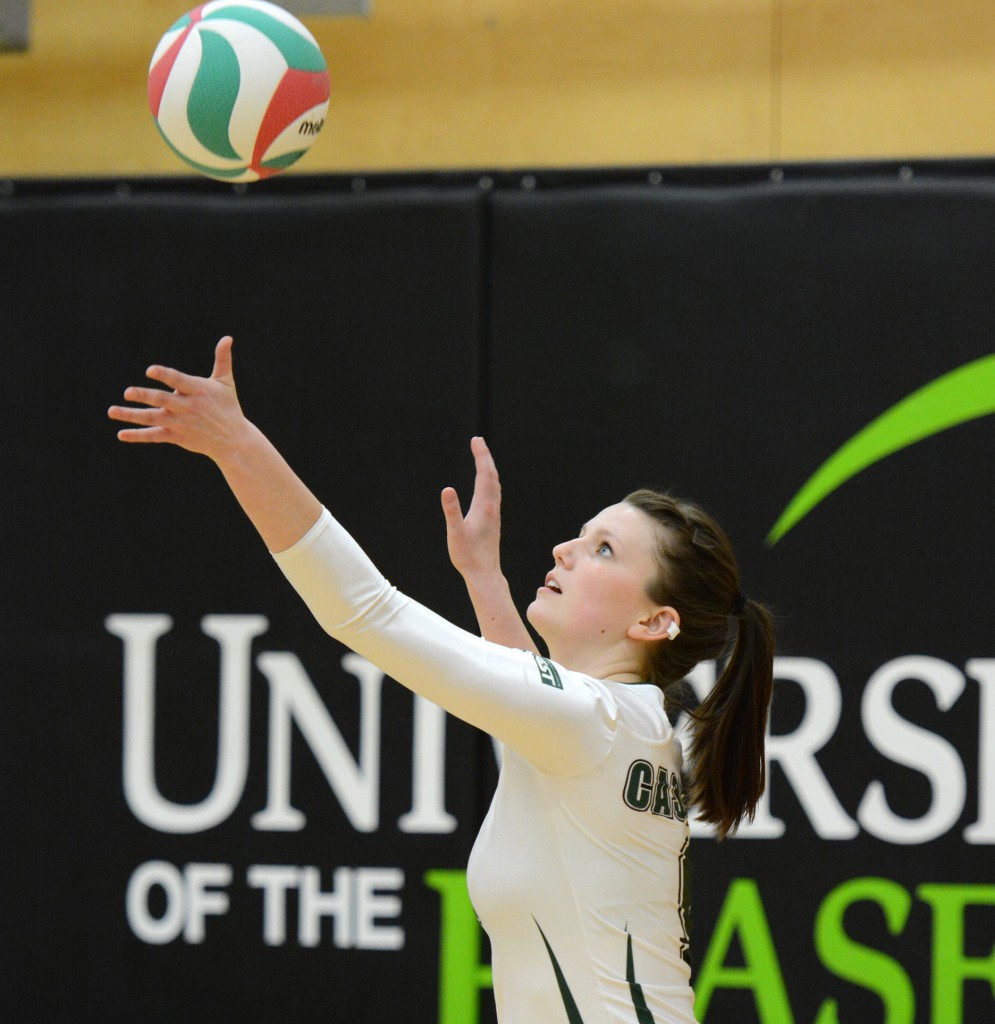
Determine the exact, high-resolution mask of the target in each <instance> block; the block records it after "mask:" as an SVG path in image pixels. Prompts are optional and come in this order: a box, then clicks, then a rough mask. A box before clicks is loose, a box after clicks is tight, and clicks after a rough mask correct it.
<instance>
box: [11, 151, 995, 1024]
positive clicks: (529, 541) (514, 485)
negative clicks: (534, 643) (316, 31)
mask: <svg viewBox="0 0 995 1024" xmlns="http://www.w3.org/2000/svg"><path fill="white" fill-rule="evenodd" d="M993 234H995V175H993V173H992V169H991V168H990V167H989V166H987V165H958V164H950V165H926V166H923V167H916V168H899V167H883V166H870V167H852V168H796V169H793V170H792V169H790V168H789V169H787V171H786V172H785V173H779V174H775V175H770V174H769V173H768V171H767V169H763V168H746V169H734V168H729V169H715V170H700V171H686V172H679V173H678V172H674V173H670V174H666V175H664V174H662V173H659V172H637V171H625V172H622V171H619V172H604V173H600V172H598V173H594V172H592V173H580V172H576V173H572V174H571V173H549V174H546V175H543V174H538V175H527V176H518V175H512V174H507V173H506V174H492V175H488V176H487V177H486V178H484V177H480V176H477V175H473V176H471V175H465V176H431V175H425V176H420V177H416V176H410V177H403V176H402V177H395V178H370V179H366V180H363V181H359V180H356V179H294V180H292V181H291V180H288V181H287V182H280V181H276V182H272V183H267V184H266V185H264V186H260V187H258V188H255V189H249V190H241V191H240V190H228V189H226V188H224V187H222V186H215V185H214V184H213V183H212V184H207V183H204V184H198V185H195V186H188V185H180V184H177V183H172V182H168V181H160V182H130V183H127V185H126V186H125V185H123V184H117V185H115V184H114V183H110V182H78V183H17V184H16V187H15V188H14V189H13V190H12V192H11V194H10V195H5V196H4V197H0V260H2V264H0V270H2V275H0V308H2V310H3V314H4V321H5V324H6V328H7V332H6V336H7V338H8V345H7V351H8V354H9V365H10V366H11V367H12V371H13V372H12V375H11V378H10V383H9V386H8V387H7V389H6V391H5V395H6V398H5V401H4V403H3V413H2V415H3V425H4V437H5V439H6V460H7V461H6V466H7V479H8V485H7V487H6V488H4V495H3V497H2V498H0V501H2V507H3V516H4V519H3V521H4V524H5V526H6V533H7V538H8V543H7V547H6V568H7V572H6V573H5V579H6V587H5V597H4V624H5V625H4V630H3V649H4V666H3V680H4V684H5V693H6V700H5V711H4V714H3V715H2V716H0V720H2V723H3V726H2V728H3V744H2V747H3V750H4V756H5V761H6V765H7V773H6V774H7V779H8V782H7V785H6V787H5V795H4V802H3V811H4V820H5V823H6V824H5V828H4V829H3V841H2V842H3V849H2V862H3V864H4V865H5V869H6V876H7V883H6V885H5V886H4V891H5V895H4V901H3V914H2V920H3V926H2V935H3V940H2V941H3V953H2V956H3V965H4V969H3V972H2V979H3V980H2V982H0V984H2V1004H3V1005H4V1006H7V1007H11V1008H16V1009H17V1010H18V1012H19V1016H22V1017H23V1016H28V1017H37V1018H38V1019H52V1020H64V1021H72V1020H91V1019H93V1017H94V1015H95V1014H99V1016H100V1018H101V1019H102V1020H105V1021H108V1022H113V1021H118V1020H120V1021H125V1020H128V1021H131V1020H133V1019H135V1018H136V1017H139V1018H141V1019H143V1020H145V1021H149V1022H156V1021H163V1022H165V1021H173V1020H177V1019H181V1018H182V1019H184V1020H188V1021H191V1022H197V1021H209V1020H214V1019H216V1018H217V1017H218V1016H224V1017H225V1018H226V1019H237V1020H247V1021H250V1020H269V1019H272V1018H274V1017H277V1016H279V1017H286V1018H288V1019H293V1018H296V1017H304V1016H305V1015H306V1016H314V1015H315V1014H322V1015H326V1016H327V1015H330V1016H332V1017H334V1018H335V1019H340V1018H341V1019H343V1020H345V1019H362V1020H367V1019H369V1020H377V1019H383V1020H396V1019H398V1017H397V1014H398V1007H399V1006H403V1008H404V1010H403V1014H404V1019H405V1020H406V1021H410V1022H411V1024H473V1022H474V1021H481V1022H486V1021H493V1020H494V1011H493V1004H492V1002H491V1001H490V996H489V992H488V984H489V972H488V967H487V945H486V939H485V938H484V937H483V936H482V935H481V933H480V931H479V928H478V926H477V924H476V920H475V918H474V916H473V913H472V909H471V908H470V906H469V903H468V900H467V897H466V892H465V885H464V879H463V869H464V866H465V863H466V858H467V855H468V852H469V849H470V846H471V845H472V842H473V838H474V835H475V831H476V828H477V826H478V825H479V822H480V821H481V819H482V817H483V814H484V812H485V810H486V807H487V804H488V801H489V797H490V792H491V788H492V786H493V782H494V778H495V766H494V759H493V753H492V750H491V745H490V742H489V740H488V739H487V738H486V737H484V736H481V735H479V734H476V733H475V732H473V731H472V730H470V729H469V728H468V727H466V726H464V725H462V724H461V723H459V722H456V721H454V720H452V719H447V718H445V716H443V715H442V714H441V713H440V712H438V711H437V710H436V709H434V708H432V707H431V706H430V705H427V704H425V703H424V702H421V701H416V700H414V699H413V698H412V697H411V695H410V694H408V693H407V691H404V690H402V689H401V688H400V687H398V686H396V685H395V684H392V683H391V682H390V681H389V680H384V679H383V677H382V676H381V674H380V673H379V672H378V671H377V670H376V669H374V668H373V667H372V666H370V665H369V664H368V663H366V662H364V661H362V660H361V659H358V658H356V657H355V656H354V655H351V654H350V653H349V652H347V651H345V650H344V649H343V648H341V647H339V646H338V645H336V644H335V643H333V642H332V641H330V640H329V639H328V638H327V637H326V636H325V635H324V634H323V633H321V631H320V630H319V629H318V627H317V626H316V625H315V624H314V623H313V622H312V621H311V620H310V618H309V616H308V614H307V612H306V610H305V609H304V608H303V606H301V605H300V603H299V601H298V599H297V598H296V596H295V595H294V594H293V593H292V592H291V591H290V590H289V588H288V587H287V586H286V583H285V581H283V579H282V577H281V575H280V573H279V572H278V571H277V570H276V568H275V566H274V565H273V564H272V562H271V560H270V559H269V558H268V556H267V555H266V552H265V550H264V549H263V547H262V545H261V543H260V542H259V540H258V538H257V537H256V536H255V534H254V533H253V531H252V529H251V527H249V526H248V524H247V523H246V522H245V521H244V519H243V517H242V515H241V513H240V512H239V510H238V508H237V506H236V505H235V502H234V501H233V499H232V498H231V497H230V495H229V494H228V493H227V490H226V488H225V486H224V483H223V481H222V479H221V478H220V476H219V475H218V474H217V472H216V471H215V470H214V469H213V467H212V466H211V465H210V464H209V463H208V462H207V461H206V460H202V459H198V458H196V457H194V456H190V455H188V454H186V453H183V452H178V451H174V450H172V449H170V448H168V447H165V446H163V447H160V448H155V449H148V448H144V447H142V448H141V449H134V448H128V447H126V446H122V445H119V444H118V443H117V442H116V441H115V440H114V429H115V428H114V426H113V424H110V423H109V422H108V421H107V420H106V419H105V416H104V411H105V409H106V407H107V406H108V405H110V404H112V403H113V402H116V401H118V400H119V399H120V392H121V389H122V388H123V387H124V386H125V385H126V384H129V383H135V382H137V381H138V380H139V378H140V376H141V374H142V373H143V372H144V369H145V367H146V366H147V365H148V364H150V363H151V362H153V361H155V362H166V363H169V364H172V365H176V366H179V367H181V368H183V369H187V370H190V371H192V372H207V371H208V370H209V368H210V361H211V351H212V347H213V344H214V342H215V341H216V339H217V338H218V337H219V336H220V335H221V334H224V333H231V334H233V335H234V336H235V338H236V344H235V372H236V378H237V379H238V381H239V387H240V394H241V398H242V402H243V405H244V407H245V408H246V411H247V413H248V415H249V416H250V418H252V419H253V420H255V422H257V423H258V424H259V425H260V426H261V427H262V428H263V429H264V430H265V431H266V432H267V433H269V434H270V436H271V437H273V439H274V440H275V441H276V443H277V444H278V446H279V447H281V449H282V450H283V451H284V453H285V454H286V455H287V457H288V459H289V461H290V462H291V463H292V464H293V465H294V466H295V468H297V469H298V470H299V472H300V473H301V475H302V476H303V477H304V479H305V480H307V482H308V483H309V484H310V485H311V486H312V488H313V489H314V490H315V491H316V493H318V495H319V496H320V497H321V498H322V500H324V501H325V502H326V503H327V504H328V505H329V506H330V507H331V508H332V509H333V510H334V511H335V512H336V514H337V515H338V516H339V518H340V519H341V520H342V521H343V522H344V523H345V525H346V526H347V527H348V528H349V529H351V530H352V532H353V533H354V534H355V536H356V537H357V539H358V540H359V541H360V542H361V543H362V544H363V546H364V547H365V548H366V549H367V550H368V551H369V553H370V554H371V556H372V557H373V558H374V560H375V561H376V562H377V563H378V565H379V566H380V567H381V568H382V569H383V571H384V572H385V573H386V575H387V576H388V577H389V578H390V579H391V580H392V582H394V583H396V584H397V585H398V586H399V587H401V589H403V590H405V591H407V592H408V593H410V594H412V596H414V597H416V598H418V599H419V600H422V601H424V602H425V603H427V604H429V605H430V606H431V607H433V608H434V609H436V610H437V611H439V612H441V613H442V614H444V615H446V616H448V617H450V618H452V619H454V620H455V621H457V622H459V623H460V624H462V625H465V626H468V627H472V617H471V614H470V609H469V604H468V602H467V600H466V598H465V597H464V595H463V593H462V588H461V583H460V581H459V578H458V576H457V575H456V573H455V572H454V571H453V570H452V569H451V568H450V567H449V566H448V560H447V556H446V548H445V535H444V526H443V520H442V515H441V512H440V510H439V506H438V494H439V491H440V490H441V488H442V487H443V486H444V485H446V484H450V483H452V484H455V485H456V486H457V487H459V488H460V490H461V493H462V494H463V496H464V497H468V496H469V490H470V481H471V462H470V458H469V451H468V444H467V442H468V438H469V437H470V435H471V434H473V433H475V432H478V431H482V432H484V433H486V435H487V437H488V439H489V441H490V443H491V447H492V449H493V450H494V453H495V456H496V458H497V462H498V466H499V468H500V470H501V472H502V478H503V483H504V502H505V522H504V550H505V561H506V571H507V573H508V576H509V579H510V580H511V583H512V587H513V590H514V592H515V594H516V596H517V597H518V598H519V599H520V602H521V603H522V605H523V606H524V604H525V603H526V602H527V601H528V599H529V598H530V595H531V592H532V588H534V587H535V586H536V585H537V584H538V583H539V582H541V580H542V578H543V576H544V574H545V572H546V571H547V570H548V569H549V568H550V566H551V564H552V563H551V558H552V556H551V554H550V548H551V547H552V545H553V544H554V543H556V542H557V541H559V540H562V539H565V538H568V537H571V536H573V535H575V533H576V530H577V528H578V526H579V525H580V523H582V522H583V521H584V520H585V519H587V518H589V517H590V516H591V515H593V514H594V513H595V512H596V511H598V509H600V508H602V507H603V506H605V505H608V504H611V503H613V502H615V501H617V500H619V499H620V498H621V497H622V496H623V495H624V494H626V493H627V492H628V491H630V490H633V489H635V488H636V487H639V486H656V487H663V488H667V489H670V490H672V491H674V492H675V493H679V494H681V495H685V496H688V497H691V498H693V499H695V500H697V501H700V502H701V503H702V504H703V505H705V506H706V507H707V508H708V509H709V510H710V511H712V512H713V513H714V514H715V515H716V517H717V518H718V519H719V521H720V522H722V523H723V524H724V525H725V527H726V528H727V530H728V531H729V533H730V535H731V537H732V538H733V541H734V544H735V545H736V548H737V550H738V553H739V556H740V560H741V563H742V566H743V573H744V578H745V582H746V586H747V589H748V590H749V592H750V594H751V595H753V596H756V597H757V598H759V599H761V600H765V601H767V602H768V603H770V604H771V605H772V606H773V608H774V610H775V612H776V614H777V616H778V619H779V637H780V652H779V658H778V663H777V676H778V683H777V690H776V695H775V701H774V708H773V715H772V723H771V737H770V741H769V747H768V750H769V757H770V783H769V787H768V794H767V797H766V798H765V801H764V804H763V806H762V807H761V809H760V812H759V813H758V815H757V819H756V821H755V822H754V823H753V824H752V825H751V826H749V827H745V828H743V829H742V830H741V831H740V833H739V834H738V835H737V836H736V837H735V838H733V839H730V840H729V841H727V842H725V843H722V844H717V843H715V841H714V840H713V839H712V838H710V837H709V836H708V835H707V834H706V833H703V832H699V831H697V830H696V833H695V839H694V841H693V842H692V852H691V887H692V907H693V914H692V955H693V960H694V964H695V981H696V994H697V1008H698V1015H699V1018H700V1019H701V1020H703V1021H710V1022H717V1024H722V1022H725V1021H748V1020H757V1021H762V1022H764V1024H810V1022H813V1024H868V1022H874V1021H882V1022H888V1024H903V1022H913V1021H915V1022H920V1021H922V1022H930V1024H954V1022H976V1021H982V1020H987V1019H989V1018H990V1017H991V1015H992V1012H993V1009H995V952H993V946H995V881H993V876H992V870H991V865H992V858H991V849H992V846H993V845H995V647H993V643H992V632H991V626H990V623H991V620H992V613H993V610H995V609H993V602H992V598H991V584H990V576H991V566H992V563H993V559H992V555H993V544H992V530H991V523H992V521H993V513H995V488H993V484H992V474H991V471H990V469H989V465H990V463H991V448H992V436H993V435H992V429H993V426H992V425H993V420H992V419H991V415H990V414H991V413H992V412H995V355H993V352H995V346H993V344H992V340H991V339H992V337H993V336H995V332H993V326H995V325H993V322H992V321H993V319H995V314H993V312H992V304H991V293H992V269H991V267H992V263H991V258H990V256H989V245H990V242H989V240H990V239H991V237H993ZM714 669H715V667H714V666H712V665H704V666H701V667H700V668H699V670H698V671H697V672H696V673H695V676H694V678H693V679H692V682H693V684H694V685H695V686H696V687H697V688H699V690H702V691H703V690H704V689H705V688H707V686H708V685H709V684H710V681H711V679H712V678H714Z"/></svg>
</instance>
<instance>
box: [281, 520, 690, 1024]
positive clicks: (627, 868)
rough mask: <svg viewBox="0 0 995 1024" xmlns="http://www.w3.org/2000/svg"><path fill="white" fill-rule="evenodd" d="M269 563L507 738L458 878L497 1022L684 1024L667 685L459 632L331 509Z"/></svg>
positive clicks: (392, 668) (335, 628) (354, 644)
mask: <svg viewBox="0 0 995 1024" xmlns="http://www.w3.org/2000/svg"><path fill="white" fill-rule="evenodd" d="M274 557H275V559H276V561H277V563H278V564H279V566H280V568H281V569H282V570H283V572H284V574H285V575H286V576H287V578H288V579H289V580H290V582H291V583H292V584H293V586H294V587H295V588H296V589H297V591H298V593H299V594H300V595H301V597H303V599H304V600H305V602H306V603H307V605H308V607H309V608H310V609H311V611H312V613H313V614H314V616H315V618H316V619H317V620H318V622H319V623H320V624H321V625H322V627H323V628H324V629H325V630H326V631H327V632H328V633H330V634H331V635H332V636H334V637H335V638H336V639H338V640H340V641H341V642H342V643H344V644H346V645H347V646H349V647H351V648H352V649H353V650H354V651H356V652H357V653H358V654H361V655H362V656H363V657H365V658H367V659H369V660H370V661H371V662H373V663H374V664H375V665H377V666H378V667H379V668H380V669H382V670H383V671H384V672H385V673H386V674H387V675H389V676H391V677H392V678H394V679H396V680H397V681H398V682H400V683H402V684H403V685H404V686H407V687H408V688H410V689H411V690H413V691H414V692H416V693H418V694H420V695H421V696H423V697H426V698H427V699H428V700H430V701H433V702H434V703H436V704H439V705H440V706H441V707H443V708H445V709H446V710H447V711H448V712H450V713H451V714H453V715H455V716H456V717H458V718H461V719H463V720H464V721H466V722H469V723H470V724H471V725H474V726H477V727H478V728H480V729H483V730H484V731H486V732H488V733H490V734H491V735H492V736H494V737H495V738H496V739H498V740H499V741H500V743H501V744H502V745H503V747H504V756H503V758H502V766H501V773H500V778H499V781H498V786H497V791H496V793H495V795H494V800H493V803H492V804H491V808H490V811H489V812H488V814H487V817H486V819H485V820H484V824H483V826H482V828H481V830H480V834H479V836H478V838H477V841H476V844H475V845H474V848H473V852H472V854H471V856H470V864H469V869H468V873H467V881H468V885H469V888H470V896H471V899H472V901H473V905H474V908H475V910H476V912H477V914H478V916H479V917H480V921H481V923H482V925H483V926H484V928H485V930H486V931H487V933H488V935H489V937H490V940H491V953H492V964H493V973H494V995H495V999H496V1001H497V1010H498V1019H499V1021H500V1022H501V1024H560V1022H562V1024H578V1022H583V1024H694V1013H693V1003H694V997H693V995H692V992H691V986H690V970H689V967H688V965H687V963H686V962H685V959H684V953H685V951H686V948H687V936H686V931H685V924H684V913H683V897H684V891H683V877H684V871H683V868H684V856H685V853H686V850H687V845H688V840H689V829H688V824H687V810H686V806H685V798H684V790H683V787H682V784H681V750H680V745H679V743H678V742H677V740H676V738H675V736H674V733H673V729H672V728H671V726H670V723H669V721H668V719H667V716H666V714H665V713H664V709H663V696H662V694H661V693H660V691H659V690H658V689H657V688H656V687H655V686H650V685H647V684H628V683H617V682H611V681H604V680H598V679H593V678H591V677H590V676H585V675H582V674H580V673H578V672H572V671H569V670H567V669H564V668H563V667H561V666H559V665H556V664H554V663H553V662H551V661H549V660H547V659H545V658H540V657H537V656H535V655H533V654H530V653H528V652H524V651H514V650H510V649H508V648H505V647H500V646H498V645H496V644H492V643H488V642H487V641H485V640H483V639H481V638H480V637H477V636H474V635H472V634H470V633H468V632H466V631H464V630H462V629H459V628H458V627H456V626H454V625H452V624H451V623H449V622H447V621H446V620H445V619H442V618H440V617H439V616H438V615H435V614H434V613H433V612H431V611H429V610H428V609H427V608H425V607H424V606H422V605H420V604H418V603H417V602H416V601H413V600H411V599H410V598H408V597H406V596H404V595H403V594H401V593H400V592H398V591H397V590H396V589H395V588H394V587H392V586H391V585H390V584H389V583H388V582H387V580H385V579H384V578H383V576H382V575H381V574H380V573H379V572H378V571H377V569H376V567H375V566H374V565H373V564H372V562H370V560H369V559H368V558H367V557H366V555H365V554H364V553H363V551H362V550H361V549H360V548H359V546H358V545H357V544H356V543H355V541H354V540H353V539H352V538H351V537H350V536H349V534H348V533H347V532H346V531H345V530H344V529H343V528H342V527H341V526H340V525H339V524H338V523H337V522H336V521H335V520H334V519H333V518H332V516H331V515H329V513H328V512H327V511H324V512H323V513H322V516H321V518H320V519H319V520H318V522H317V523H316V524H315V525H314V527H312V529H311V530H310V531H309V532H308V533H307V534H306V535H305V536H304V537H302V538H301V539H300V540H299V541H298V542H297V543H296V544H295V545H294V546H293V547H291V548H290V549H288V550H287V551H284V552H281V553H279V554H276V555H275V556H274Z"/></svg>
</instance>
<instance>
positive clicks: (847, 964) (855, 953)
mask: <svg viewBox="0 0 995 1024" xmlns="http://www.w3.org/2000/svg"><path fill="white" fill-rule="evenodd" d="M862 900H869V901H871V902H872V903H877V905H878V906H879V907H880V908H881V910H882V911H883V912H884V919H885V924H886V925H887V927H888V931H889V932H891V934H892V935H898V934H900V933H901V931H902V929H903V928H904V927H905V922H906V920H907V919H908V916H909V911H910V909H911V907H912V897H911V896H910V895H909V893H908V891H907V890H906V889H905V888H904V887H903V886H901V885H899V884H898V883H897V882H892V881H891V880H890V879H887V878H853V879H851V880H850V881H849V882H844V883H843V884H842V885H838V886H837V887H836V888H835V889H833V890H832V892H830V893H829V894H828V895H827V896H826V898H825V899H824V900H823V901H822V905H821V906H820V907H819V913H818V915H817V916H816V919H815V948H816V951H817V952H818V954H819V958H820V959H821V960H822V962H823V964H824V965H825V966H826V967H827V968H828V969H829V970H830V971H832V972H833V974H835V975H836V976H837V977H838V978H842V979H843V980H844V981H850V982H853V984H855V985H860V986H861V987H863V988H866V989H868V990H869V991H871V992H874V993H875V994H876V995H877V996H878V998H879V999H880V1000H881V1002H882V1003H883V1004H884V1017H883V1018H882V1024H913V1021H914V1020H915V1012H916V1000H915V991H914V990H913V988H912V982H911V981H910V980H909V976H908V975H907V974H906V973H905V971H904V970H903V969H902V967H901V966H900V965H899V964H898V963H896V962H895V961H894V960H893V959H892V958H891V957H890V956H886V955H885V954H884V953H882V952H880V951H879V950H876V949H870V948H869V947H867V946H864V945H861V944H860V943H859V942H854V941H853V940H852V939H851V938H850V936H849V935H847V934H846V931H845V929H844V926H843V916H844V914H845V913H846V911H847V908H848V907H850V906H851V905H852V904H854V903H858V902H860V901H862ZM815 1024H841V1021H840V1017H839V1008H838V1005H837V1002H836V1000H835V999H827V1000H826V1001H825V1002H824V1003H823V1004H822V1006H821V1007H820V1009H819V1014H818V1016H817V1017H816V1019H815Z"/></svg>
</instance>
